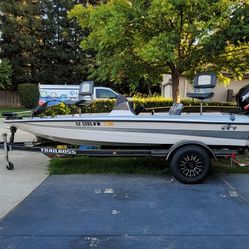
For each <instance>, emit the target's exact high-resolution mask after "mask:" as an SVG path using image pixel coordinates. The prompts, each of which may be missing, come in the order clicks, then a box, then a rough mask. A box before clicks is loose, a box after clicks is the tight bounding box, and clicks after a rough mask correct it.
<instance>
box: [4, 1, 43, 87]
mask: <svg viewBox="0 0 249 249" xmlns="http://www.w3.org/2000/svg"><path fill="white" fill-rule="evenodd" d="M0 9H1V21H2V27H1V29H2V42H1V57H2V58H8V59H9V61H10V63H11V65H12V69H13V74H12V82H13V85H14V86H16V85H17V84H18V83H19V82H35V81H36V73H37V71H38V70H39V62H38V58H39V48H40V46H41V37H40V29H41V22H40V13H39V8H38V5H37V4H36V2H35V1H32V0H26V1H24V0H9V1H4V0H1V1H0Z"/></svg>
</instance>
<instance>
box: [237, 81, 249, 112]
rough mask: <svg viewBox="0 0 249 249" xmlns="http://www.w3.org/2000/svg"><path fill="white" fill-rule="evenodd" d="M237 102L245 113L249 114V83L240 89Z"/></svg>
mask: <svg viewBox="0 0 249 249" xmlns="http://www.w3.org/2000/svg"><path fill="white" fill-rule="evenodd" d="M236 102H237V104H238V106H239V108H240V110H241V111H242V112H243V113H244V114H249V84H248V85H246V86H244V87H242V88H241V89H240V90H239V92H238V93H237V95H236Z"/></svg>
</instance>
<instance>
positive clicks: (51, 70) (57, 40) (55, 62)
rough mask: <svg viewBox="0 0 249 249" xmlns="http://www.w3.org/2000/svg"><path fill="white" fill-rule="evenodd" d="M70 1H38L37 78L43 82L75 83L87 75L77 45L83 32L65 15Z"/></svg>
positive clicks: (70, 6)
mask: <svg viewBox="0 0 249 249" xmlns="http://www.w3.org/2000/svg"><path fill="white" fill-rule="evenodd" d="M75 2H78V3H79V2H82V1H72V0H60V1H59V0H44V1H41V2H40V4H41V12H42V13H41V15H42V28H43V33H42V38H43V44H42V48H41V53H42V58H41V61H42V66H41V70H40V73H39V81H40V82H43V83H52V84H53V83H57V84H58V83H63V84H64V83H76V82H77V83H78V82H80V81H81V80H82V79H85V78H86V77H87V69H86V68H87V59H88V58H87V57H86V54H85V53H84V52H83V51H82V50H81V49H80V48H79V44H80V40H81V39H83V37H84V31H83V30H82V29H80V27H79V26H78V24H77V23H76V22H75V20H69V19H68V18H67V11H68V10H69V9H70V8H72V7H73V6H74V4H75Z"/></svg>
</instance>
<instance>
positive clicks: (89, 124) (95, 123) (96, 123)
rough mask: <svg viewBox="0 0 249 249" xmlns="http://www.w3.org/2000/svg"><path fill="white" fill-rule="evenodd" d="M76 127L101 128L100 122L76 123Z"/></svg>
mask: <svg viewBox="0 0 249 249" xmlns="http://www.w3.org/2000/svg"><path fill="white" fill-rule="evenodd" d="M75 124H76V126H100V122H92V121H76V122H75Z"/></svg>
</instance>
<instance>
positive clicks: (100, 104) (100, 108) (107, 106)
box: [45, 97, 237, 116]
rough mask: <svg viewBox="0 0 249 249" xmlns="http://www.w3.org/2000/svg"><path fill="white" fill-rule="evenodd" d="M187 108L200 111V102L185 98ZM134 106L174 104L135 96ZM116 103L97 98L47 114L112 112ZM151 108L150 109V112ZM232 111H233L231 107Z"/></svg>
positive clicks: (164, 107)
mask: <svg viewBox="0 0 249 249" xmlns="http://www.w3.org/2000/svg"><path fill="white" fill-rule="evenodd" d="M181 102H182V103H183V105H184V107H185V108H186V111H190V112H191V111H197V112H198V111H199V106H200V102H199V101H195V102H193V101H192V99H183V100H182V101H181ZM133 103H134V107H135V108H136V106H138V105H139V104H142V105H143V106H144V107H145V108H155V107H161V108H162V111H167V110H168V109H169V108H170V107H171V106H172V104H173V101H172V99H170V98H163V97H149V98H139V97H135V98H133ZM114 104H115V100H96V101H94V102H93V103H92V104H91V105H89V106H81V107H77V106H71V107H68V106H66V105H64V104H62V105H61V104H60V105H59V107H58V106H51V107H49V108H48V110H47V111H46V113H45V114H46V115H50V116H54V115H60V114H75V113H79V109H81V112H82V113H102V112H103V113H104V112H105V113H106V112H110V111H111V110H112V109H113V107H114ZM203 105H204V106H205V107H209V109H208V110H212V107H213V109H217V107H220V110H221V111H222V110H224V112H226V111H227V110H228V111H229V110H230V107H231V108H234V109H236V108H237V107H236V105H235V103H219V102H204V104H203ZM149 111H150V110H148V112H149ZM231 111H233V110H232V109H231Z"/></svg>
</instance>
